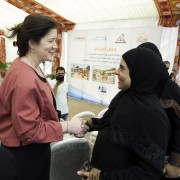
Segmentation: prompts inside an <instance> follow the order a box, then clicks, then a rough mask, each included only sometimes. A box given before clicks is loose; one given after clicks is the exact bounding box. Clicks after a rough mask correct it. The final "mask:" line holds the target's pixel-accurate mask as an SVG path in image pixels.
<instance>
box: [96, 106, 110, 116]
mask: <svg viewBox="0 0 180 180" xmlns="http://www.w3.org/2000/svg"><path fill="white" fill-rule="evenodd" d="M107 110H108V108H105V109H103V110H102V111H100V112H99V114H98V115H97V118H102V117H103V115H104V113H105V112H106V111H107Z"/></svg>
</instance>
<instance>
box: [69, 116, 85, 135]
mask: <svg viewBox="0 0 180 180" xmlns="http://www.w3.org/2000/svg"><path fill="white" fill-rule="evenodd" d="M67 123H68V128H67V131H68V133H72V134H75V135H77V134H85V133H86V132H87V126H86V125H85V124H84V122H83V121H82V120H81V118H75V119H72V120H70V121H67Z"/></svg>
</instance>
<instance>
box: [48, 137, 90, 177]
mask: <svg viewBox="0 0 180 180" xmlns="http://www.w3.org/2000/svg"><path fill="white" fill-rule="evenodd" d="M90 157H91V148H90V144H89V142H88V141H87V140H86V139H84V138H82V139H78V138H71V139H67V140H63V141H58V142H54V143H52V144H51V166H50V180H81V178H80V176H78V175H77V171H78V170H79V168H80V167H81V165H82V164H83V163H84V162H85V161H87V160H89V159H90Z"/></svg>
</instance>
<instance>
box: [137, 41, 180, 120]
mask: <svg viewBox="0 0 180 180" xmlns="http://www.w3.org/2000/svg"><path fill="white" fill-rule="evenodd" d="M138 47H144V48H147V49H150V50H152V51H153V52H154V53H156V54H157V55H158V56H159V57H160V58H161V60H162V56H161V53H160V51H159V49H158V48H157V46H156V45H155V44H153V43H151V42H145V43H142V44H141V45H139V46H138ZM161 104H162V106H163V108H165V109H167V108H173V110H174V112H175V114H176V115H177V117H179V118H180V87H179V86H178V85H177V84H176V83H175V82H174V81H172V80H171V79H169V80H168V82H167V83H166V86H165V88H164V90H163V93H162V95H161Z"/></svg>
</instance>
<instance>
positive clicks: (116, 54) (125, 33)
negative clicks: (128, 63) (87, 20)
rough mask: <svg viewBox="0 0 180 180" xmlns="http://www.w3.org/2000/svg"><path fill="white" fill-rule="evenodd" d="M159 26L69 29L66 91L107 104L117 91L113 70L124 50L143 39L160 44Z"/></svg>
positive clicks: (116, 66)
mask: <svg viewBox="0 0 180 180" xmlns="http://www.w3.org/2000/svg"><path fill="white" fill-rule="evenodd" d="M161 31H162V27H138V28H121V29H108V30H78V31H69V33H68V43H67V49H68V52H67V68H68V69H67V72H68V74H67V81H68V83H69V92H68V95H69V96H72V97H76V98H81V99H85V100H89V101H93V102H97V103H101V104H105V105H108V104H109V103H110V101H111V99H112V98H113V97H114V96H115V95H116V94H117V93H118V91H119V89H118V84H117V83H118V80H117V76H116V75H115V70H116V69H117V68H118V66H119V61H120V59H121V56H122V54H123V53H125V52H126V51H128V50H129V49H132V48H135V47H137V46H138V45H139V44H141V43H143V42H147V41H150V42H153V43H154V44H156V45H157V47H159V45H160V40H161Z"/></svg>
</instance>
